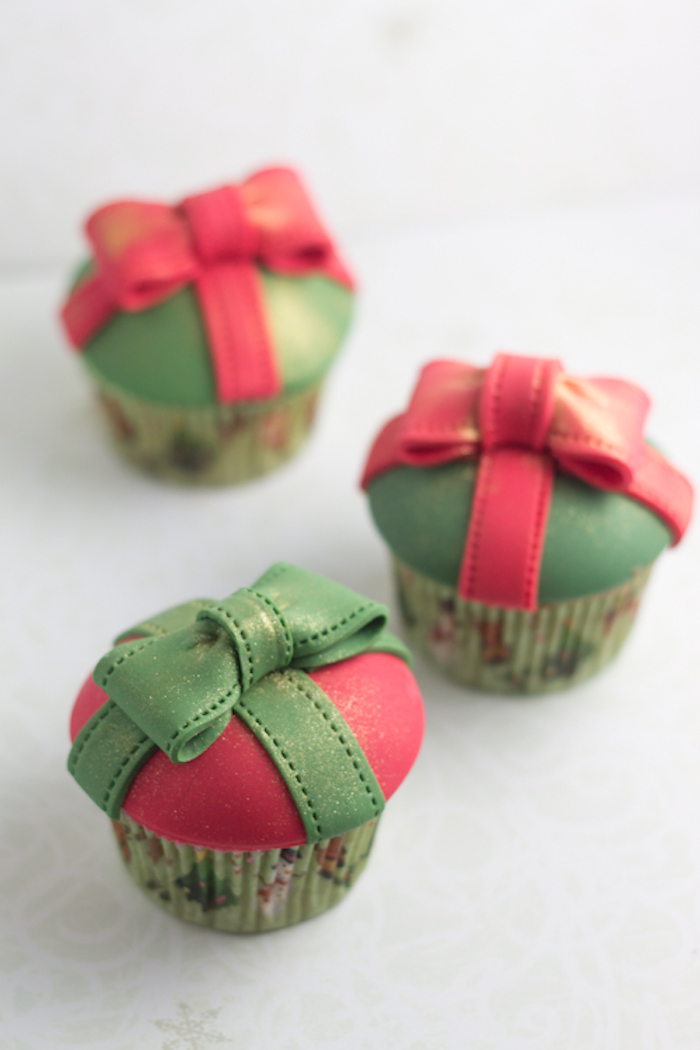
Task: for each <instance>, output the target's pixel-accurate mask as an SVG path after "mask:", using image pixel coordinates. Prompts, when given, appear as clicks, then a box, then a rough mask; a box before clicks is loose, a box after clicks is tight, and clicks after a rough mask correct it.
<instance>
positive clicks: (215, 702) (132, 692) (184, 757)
mask: <svg viewBox="0 0 700 1050" xmlns="http://www.w3.org/2000/svg"><path fill="white" fill-rule="evenodd" d="M386 621H387V609H386V607H385V606H383V605H379V604H378V603H376V602H373V601H370V600H369V599H366V598H362V597H361V596H360V595H358V594H355V593H354V592H353V591H350V590H348V589H347V588H346V587H343V586H341V585H340V584H337V583H333V582H332V581H331V580H327V579H325V578H324V577H321V576H317V575H315V574H314V573H311V572H307V571H306V570H304V569H299V568H296V567H295V566H293V565H288V564H286V563H284V562H279V563H278V564H277V565H274V566H273V567H272V568H271V569H269V570H268V572H266V573H265V574H264V575H263V576H261V577H260V579H259V580H258V581H257V582H256V583H255V584H254V586H253V587H251V588H243V589H241V590H239V591H236V592H235V594H232V595H231V597H229V598H226V599H225V600H224V601H222V602H218V603H217V602H214V601H208V600H202V601H198V602H189V603H187V604H186V605H180V606H177V607H176V608H174V609H170V610H168V611H167V612H165V613H162V614H161V615H160V616H157V617H155V618H154V619H153V620H151V621H148V622H145V623H142V624H139V625H137V626H136V627H134V628H132V630H131V631H128V632H125V634H124V635H122V636H121V638H122V639H127V640H125V641H121V643H120V644H118V645H117V646H116V648H114V649H112V651H111V652H110V653H108V654H107V656H105V657H104V658H103V659H102V660H100V662H99V663H98V665H97V667H96V668H95V671H94V676H93V677H94V680H95V682H96V684H97V685H99V686H100V687H101V688H102V689H104V690H105V692H106V693H107V694H108V696H109V701H108V702H107V703H106V704H104V705H103V707H102V708H100V710H99V711H98V712H97V714H95V715H94V716H93V717H92V718H91V719H90V721H89V722H88V723H87V724H86V725H85V726H84V727H83V729H82V730H81V732H80V733H79V735H78V737H77V738H76V740H75V743H74V744H73V748H72V750H71V754H70V758H69V760H68V768H69V770H70V772H71V773H72V774H73V776H74V777H75V778H76V780H77V781H78V783H79V784H80V785H81V787H83V788H84V789H85V791H86V792H87V793H88V794H89V795H90V797H91V798H92V799H93V800H94V801H95V802H96V803H97V804H98V805H99V806H100V807H101V808H102V809H104V810H105V812H106V813H107V814H108V815H109V816H111V817H114V818H117V817H118V815H119V811H120V809H121V804H122V802H123V800H124V798H125V796H126V793H127V791H128V789H129V786H130V784H131V782H132V780H133V778H134V776H135V775H136V773H137V772H138V770H139V769H140V768H141V766H142V765H143V764H144V762H145V761H146V760H147V759H148V758H149V756H150V755H151V754H152V752H153V751H154V750H155V748H156V747H158V748H160V749H161V750H162V751H164V752H165V753H166V754H167V755H168V757H169V758H170V759H171V761H173V762H189V761H191V760H192V759H194V758H197V757H198V756H199V755H201V754H202V753H203V752H204V751H205V750H206V749H207V748H208V747H209V746H210V745H211V744H213V743H214V741H215V740H216V739H217V738H218V737H219V736H220V735H221V733H223V731H224V729H225V728H226V726H227V725H228V722H229V720H230V718H231V714H232V712H233V711H234V710H235V712H236V715H237V716H238V717H240V718H242V719H243V720H244V721H245V722H246V724H247V725H248V726H249V727H250V728H251V730H252V731H253V732H254V733H255V735H256V736H257V737H258V739H259V740H260V742H261V743H262V744H263V746H264V747H265V748H266V749H267V751H268V752H269V754H270V755H271V757H272V758H273V760H274V762H275V764H276V765H277V768H278V769H279V771H280V773H281V774H282V776H283V778H284V780H285V782H286V784H287V786H288V788H289V790H290V792H291V794H292V797H293V798H294V801H295V803H296V805H297V808H298V809H299V812H300V815H301V817H302V820H303V822H304V826H305V828H306V831H307V836H308V841H319V840H320V839H323V838H329V837H332V836H333V835H338V834H342V832H343V831H347V830H349V828H351V827H355V826H357V825H359V824H361V823H364V821H365V820H368V819H371V818H372V817H373V816H376V815H377V814H378V813H379V812H381V810H382V809H383V807H384V798H383V795H382V791H381V788H380V786H379V784H378V783H377V780H376V778H375V776H374V773H373V771H372V769H371V767H370V765H369V762H368V761H367V759H366V757H365V755H364V753H363V752H362V749H361V748H360V746H359V744H358V743H357V740H356V739H355V736H354V734H353V732H352V730H351V729H350V727H349V726H348V724H347V722H346V721H345V719H344V718H343V717H342V715H341V714H340V712H339V711H338V710H337V708H336V707H335V705H334V704H332V703H331V701H330V700H329V699H328V697H327V696H326V695H325V693H323V691H322V690H321V689H319V688H318V686H316V685H315V683H314V682H313V681H312V680H311V679H310V678H309V676H308V675H306V674H304V673H303V671H304V670H312V669H313V668H316V667H322V666H324V665H327V664H332V663H337V662H338V661H340V660H345V659H347V658H348V657H351V656H357V655H359V654H360V653H366V652H386V653H391V654H393V655H395V656H399V657H400V658H401V659H403V660H405V661H407V662H408V660H409V659H410V658H409V654H408V652H407V650H406V649H405V647H404V646H403V645H402V644H401V642H399V640H398V639H397V638H395V637H394V636H393V635H391V634H390V633H389V632H388V631H387V630H386ZM134 636H138V637H134ZM130 638H131V639H132V640H128V639H130ZM118 641H119V640H118Z"/></svg>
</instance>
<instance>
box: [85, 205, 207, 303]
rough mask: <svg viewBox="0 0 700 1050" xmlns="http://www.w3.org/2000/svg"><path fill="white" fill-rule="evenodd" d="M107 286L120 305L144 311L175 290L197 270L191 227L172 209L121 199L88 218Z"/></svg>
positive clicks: (90, 232)
mask: <svg viewBox="0 0 700 1050" xmlns="http://www.w3.org/2000/svg"><path fill="white" fill-rule="evenodd" d="M86 231H87V235H88V238H89V240H90V242H91V244H92V246H93V249H94V253H95V260H96V262H97V264H98V271H99V275H100V279H101V282H102V284H103V286H104V288H105V290H106V291H107V292H108V293H109V295H110V296H111V297H112V299H113V302H114V305H115V306H116V307H118V308H119V309H121V310H131V311H137V310H145V309H147V308H148V307H149V306H154V305H155V304H156V303H158V302H160V301H161V300H162V299H166V298H168V297H169V296H171V295H173V294H174V293H175V292H176V291H177V290H178V289H179V288H181V287H182V286H183V285H184V284H186V283H187V282H188V281H191V280H193V278H194V276H195V274H196V272H197V268H198V267H197V261H196V259H195V257H194V255H193V252H192V247H191V244H190V238H189V235H188V231H187V228H186V226H185V224H184V222H183V221H182V219H181V218H179V216H178V215H177V214H176V212H175V211H174V210H173V209H172V208H168V207H166V206H165V205H162V204H150V203H144V202H141V201H118V202H116V203H114V204H108V205H107V206H106V207H104V208H100V209H99V211H96V212H95V213H94V215H92V216H91V218H90V219H89V220H88V222H87V226H86Z"/></svg>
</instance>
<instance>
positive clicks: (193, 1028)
mask: <svg viewBox="0 0 700 1050" xmlns="http://www.w3.org/2000/svg"><path fill="white" fill-rule="evenodd" d="M176 1014H177V1016H176V1017H175V1019H174V1020H173V1021H153V1022H152V1023H153V1024H154V1025H155V1026H156V1028H160V1030H161V1032H163V1033H164V1035H165V1041H164V1043H163V1050H204V1048H205V1047H209V1046H214V1045H215V1044H221V1043H230V1042H231V1040H230V1039H229V1038H228V1036H226V1035H224V1034H223V1033H222V1032H220V1031H219V1030H218V1029H215V1028H214V1020H215V1018H216V1017H217V1015H218V1014H219V1010H199V1011H195V1010H193V1009H192V1007H191V1006H188V1005H187V1003H178V1004H177V1011H176Z"/></svg>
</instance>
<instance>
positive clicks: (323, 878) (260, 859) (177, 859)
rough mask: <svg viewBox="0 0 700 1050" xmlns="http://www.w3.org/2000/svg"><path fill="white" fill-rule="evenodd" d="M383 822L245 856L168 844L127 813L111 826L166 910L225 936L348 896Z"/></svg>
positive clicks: (279, 925)
mask: <svg viewBox="0 0 700 1050" xmlns="http://www.w3.org/2000/svg"><path fill="white" fill-rule="evenodd" d="M378 822H379V818H377V819H374V820H370V821H368V822H367V823H366V824H362V825H360V827H357V828H353V830H352V831H348V832H346V833H345V834H344V835H338V836H336V837H335V838H333V839H327V840H326V841H324V842H317V843H313V844H312V845H308V844H306V845H303V846H297V847H294V848H292V849H282V850H280V849H272V850H257V851H254V852H247V853H238V852H222V851H220V850H211V849H204V848H200V847H198V846H195V845H185V844H182V843H175V842H171V841H169V840H168V839H164V838H160V837H159V836H157V835H154V834H153V832H151V831H149V830H148V829H147V828H144V827H143V826H142V825H141V824H138V823H136V821H134V820H132V819H131V818H130V817H128V816H127V815H126V814H125V813H124V812H122V814H121V817H120V819H119V820H118V821H116V820H115V821H112V824H113V827H114V832H115V835H116V838H117V842H118V843H119V847H120V850H121V855H122V859H123V861H124V864H125V867H126V870H127V871H128V873H129V875H130V876H131V878H132V879H133V880H134V882H135V883H136V884H137V885H138V886H140V887H141V889H143V890H144V892H145V893H146V895H147V896H148V897H149V898H150V899H151V900H152V901H154V902H155V903H156V904H158V905H159V906H160V907H161V908H164V909H165V911H167V912H170V914H171V915H176V916H177V917H178V918H180V919H184V920H185V921H187V922H194V923H197V925H199V926H209V927H211V928H212V929H216V930H224V931H226V932H228V933H262V932H264V931H266V930H280V929H283V928H284V927H286V926H293V925H294V924H295V923H298V922H303V921H304V920H305V919H313V918H314V917H315V916H316V915H321V914H322V913H323V912H324V911H327V910H328V909H329V908H332V907H333V906H334V905H336V904H338V903H339V902H340V901H341V900H343V899H344V898H345V897H346V896H347V893H348V890H349V889H350V888H351V886H353V885H354V883H355V881H356V879H357V877H358V876H359V875H360V873H361V872H362V871H363V869H364V867H365V865H366V863H367V859H368V857H369V853H370V850H371V848H372V842H373V839H374V834H375V831H376V828H377V824H378Z"/></svg>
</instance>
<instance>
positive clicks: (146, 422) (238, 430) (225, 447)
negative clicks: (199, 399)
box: [97, 380, 321, 485]
mask: <svg viewBox="0 0 700 1050" xmlns="http://www.w3.org/2000/svg"><path fill="white" fill-rule="evenodd" d="M320 388H321V384H320V383H316V384H315V385H314V386H311V387H307V388H306V389H305V390H302V391H300V392H298V393H295V394H287V395H283V396H282V397H279V398H276V399H275V400H274V401H260V402H249V403H246V404H238V405H211V406H206V407H204V408H172V407H170V406H168V405H158V404H155V403H154V402H150V401H144V400H143V399H141V398H137V397H132V396H131V395H129V394H125V393H124V392H123V391H121V390H119V389H117V388H116V387H113V386H110V385H108V384H105V383H104V381H102V380H97V391H98V400H99V404H100V406H101V409H102V412H103V415H104V417H105V419H106V420H107V424H108V427H109V432H110V434H111V436H112V439H113V441H114V443H115V445H116V447H117V449H118V450H119V452H121V453H122V455H124V456H125V457H126V458H127V459H128V460H130V461H131V462H132V463H135V464H136V466H138V467H140V468H141V469H142V470H145V471H147V472H148V473H149V474H154V475H156V476H157V477H159V478H162V479H164V480H165V481H174V482H180V483H185V484H191V485H233V484H238V483H240V482H244V481H249V480H250V479H251V478H255V477H259V476H260V475H261V474H267V473H268V471H271V470H275V469H276V468H277V467H279V466H281V465H282V464H283V463H284V462H286V460H288V459H290V458H291V457H292V456H293V455H294V454H295V452H297V450H298V449H299V447H300V446H301V445H302V444H303V442H304V440H305V439H306V437H307V435H308V433H309V430H310V429H311V425H312V423H313V420H314V415H315V411H316V404H317V401H318V395H319V391H320Z"/></svg>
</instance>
